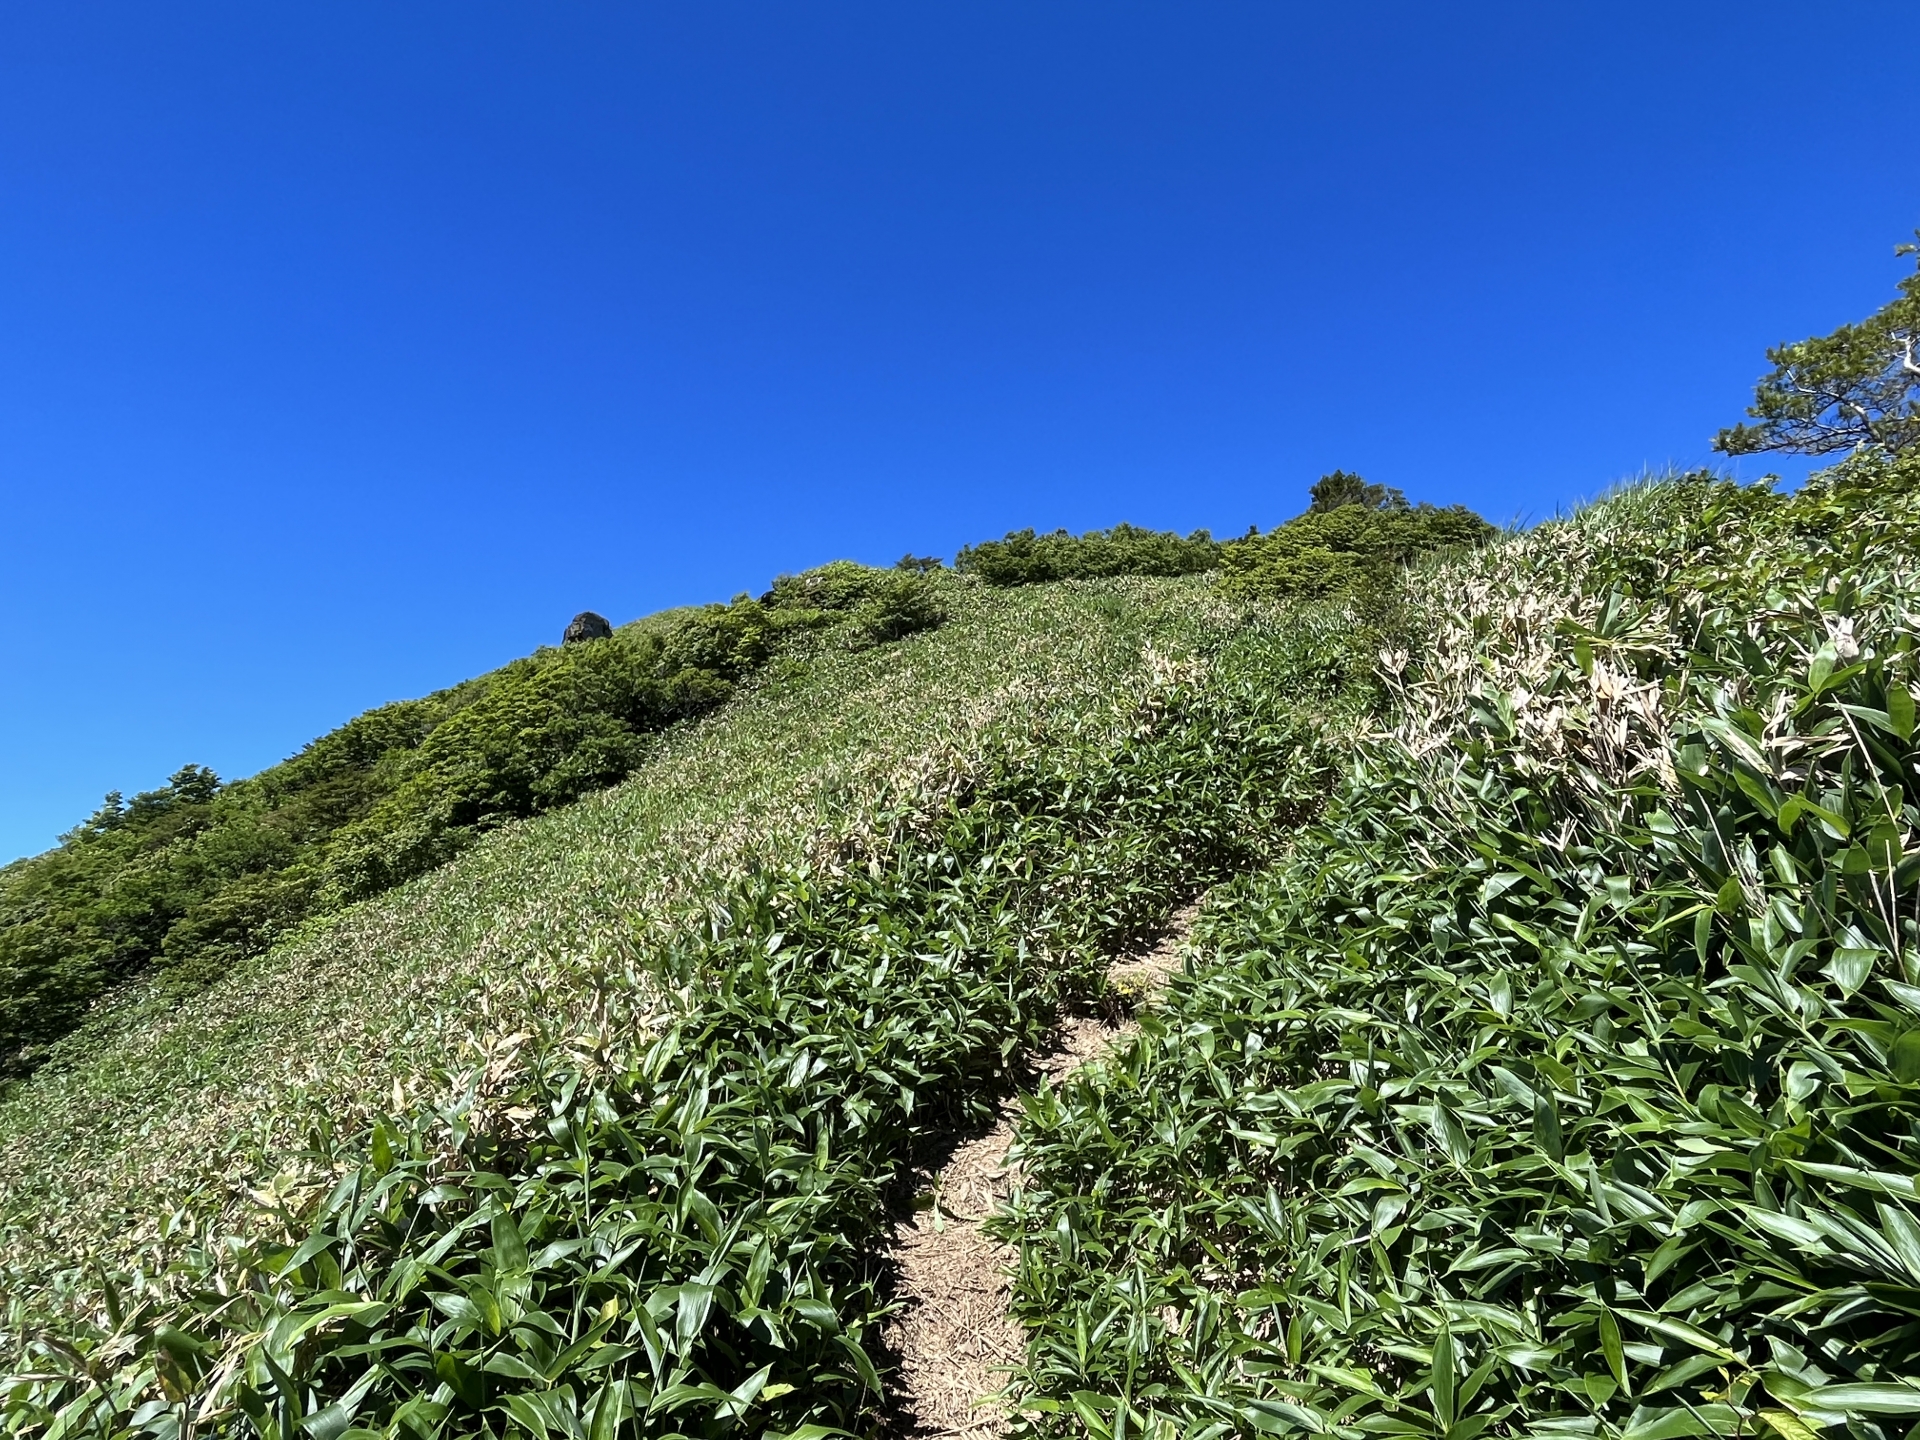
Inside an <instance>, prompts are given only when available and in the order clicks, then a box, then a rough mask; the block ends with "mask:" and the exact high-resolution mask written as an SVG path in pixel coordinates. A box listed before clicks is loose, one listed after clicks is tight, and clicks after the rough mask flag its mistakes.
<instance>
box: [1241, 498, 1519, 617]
mask: <svg viewBox="0 0 1920 1440" xmlns="http://www.w3.org/2000/svg"><path fill="white" fill-rule="evenodd" d="M1335 474H1336V476H1337V475H1338V474H1339V472H1335ZM1328 478H1329V479H1332V478H1334V477H1332V476H1330V477H1328ZM1344 478H1347V479H1350V480H1355V481H1357V480H1358V477H1356V476H1348V477H1344ZM1323 483H1324V482H1323ZM1375 488H1377V487H1375ZM1493 533H1494V530H1493V527H1492V526H1491V525H1489V524H1488V523H1487V522H1486V521H1484V520H1482V519H1481V518H1480V517H1479V516H1478V515H1475V514H1474V513H1473V512H1472V511H1471V510H1468V509H1467V508H1466V507H1465V506H1463V505H1454V506H1449V507H1448V508H1446V509H1438V508H1436V507H1434V506H1431V505H1420V506H1416V507H1408V506H1406V505H1405V504H1404V503H1402V504H1401V505H1399V506H1397V507H1395V506H1392V505H1390V504H1389V505H1383V506H1382V507H1381V508H1375V507H1374V506H1372V505H1369V504H1365V503H1355V502H1348V503H1343V504H1338V505H1335V506H1334V507H1333V508H1331V509H1321V510H1310V511H1308V512H1307V513H1306V514H1304V515H1301V516H1298V517H1297V518H1295V519H1292V520H1289V521H1288V522H1287V523H1286V524H1284V525H1281V526H1279V527H1277V528H1275V529H1273V530H1270V531H1268V532H1267V533H1266V534H1265V535H1260V534H1251V535H1246V536H1243V537H1242V538H1240V539H1238V540H1230V541H1228V542H1227V543H1226V544H1225V545H1223V546H1222V547H1221V552H1220V588H1221V591H1222V592H1223V593H1225V594H1228V595H1234V596H1241V597H1245V598H1247V599H1259V600H1292V599H1320V598H1324V597H1327V596H1330V595H1341V594H1347V593H1349V592H1363V591H1367V590H1375V589H1379V588H1380V587H1382V586H1383V585H1386V584H1389V583H1390V582H1391V581H1392V579H1393V577H1394V574H1395V572H1396V571H1397V570H1399V569H1400V568H1402V567H1403V566H1405V565H1406V564H1407V563H1408V562H1409V561H1411V560H1413V559H1414V558H1416V557H1417V556H1420V555H1425V554H1429V553H1431V552H1434V551H1438V550H1449V549H1455V548H1458V547H1463V546H1472V545H1479V544H1484V543H1485V542H1486V541H1487V540H1488V539H1489V538H1491V536H1492V535H1493Z"/></svg>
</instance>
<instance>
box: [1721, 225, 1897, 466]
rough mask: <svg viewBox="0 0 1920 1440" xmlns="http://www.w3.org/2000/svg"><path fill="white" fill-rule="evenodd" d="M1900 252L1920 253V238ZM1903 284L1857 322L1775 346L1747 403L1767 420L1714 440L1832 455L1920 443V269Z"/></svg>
mask: <svg viewBox="0 0 1920 1440" xmlns="http://www.w3.org/2000/svg"><path fill="white" fill-rule="evenodd" d="M1915 233H1916V235H1920V231H1916V232H1915ZM1896 253H1898V254H1902V255H1914V256H1916V257H1920V245H1902V246H1900V247H1899V248H1898V250H1897V251H1896ZM1915 263H1916V266H1920V258H1916V262H1915ZM1899 292H1900V293H1899V294H1898V295H1897V296H1896V297H1895V298H1894V299H1893V300H1891V301H1889V302H1888V303H1887V304H1886V305H1885V306H1884V307H1883V308H1882V309H1881V310H1879V311H1878V312H1877V313H1876V314H1874V315H1872V316H1870V317H1868V318H1867V319H1865V320H1862V321H1861V322H1860V323H1859V324H1857V325H1842V326H1841V327H1840V328H1839V329H1838V330H1835V331H1834V332H1833V333H1832V334H1831V335H1818V336H1815V337H1813V338H1812V339H1810V340H1802V341H1800V342H1798V343H1797V344H1793V345H1776V346H1774V347H1773V348H1772V349H1770V350H1768V351H1767V359H1768V360H1769V361H1771V362H1772V363H1773V369H1772V370H1771V371H1770V372H1769V373H1768V374H1766V375H1765V376H1763V377H1761V380H1760V383H1759V384H1758V385H1757V386H1756V387H1755V389H1754V396H1753V404H1752V406H1751V407H1749V408H1748V410H1747V414H1749V415H1751V416H1752V417H1753V418H1754V419H1756V420H1758V421H1759V422H1760V423H1759V424H1758V425H1746V424H1741V425H1735V426H1734V427H1733V428H1732V429H1729V430H1722V431H1721V432H1720V433H1719V434H1718V435H1716V436H1714V439H1713V448H1714V449H1716V450H1719V451H1722V452H1724V453H1725V454H1728V455H1751V454H1754V453H1755V452H1757V451H1762V450H1784V451H1787V452H1789V453H1797V454H1802V455H1830V454H1833V453H1834V452H1835V451H1839V450H1851V449H1854V448H1855V447H1858V446H1862V445H1877V446H1880V447H1881V448H1882V449H1885V450H1888V451H1890V452H1894V453H1898V452H1900V451H1903V450H1908V449H1911V448H1912V447H1914V446H1916V445H1920V353H1917V351H1916V347H1920V269H1917V270H1916V273H1914V274H1912V275H1909V276H1908V277H1907V278H1906V279H1904V280H1902V281H1901V282H1900V284H1899Z"/></svg>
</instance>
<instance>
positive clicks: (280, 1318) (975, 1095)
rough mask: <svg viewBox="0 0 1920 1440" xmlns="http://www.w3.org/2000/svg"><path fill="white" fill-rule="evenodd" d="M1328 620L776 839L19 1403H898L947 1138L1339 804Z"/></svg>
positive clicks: (174, 1416) (303, 1426) (170, 1274)
mask: <svg viewBox="0 0 1920 1440" xmlns="http://www.w3.org/2000/svg"><path fill="white" fill-rule="evenodd" d="M868 598H870V597H868ZM854 603H855V605H856V608H857V605H858V604H864V603H867V601H866V599H862V600H860V601H858V602H854ZM1317 633H1318V634H1319V636H1320V637H1321V642H1322V643H1325V642H1327V641H1331V642H1332V643H1336V644H1342V643H1345V640H1346V637H1347V635H1348V633H1349V629H1348V627H1347V626H1346V625H1345V624H1344V623H1343V622H1341V621H1339V620H1338V619H1337V618H1336V619H1334V620H1332V621H1330V623H1327V624H1325V625H1324V626H1322V627H1321V629H1320V631H1319V632H1317ZM1289 647H1291V648H1289ZM582 648H583V649H592V648H599V647H582ZM1316 648H1317V647H1316V646H1314V645H1307V646H1302V645H1301V644H1300V642H1299V633H1298V631H1297V630H1289V631H1286V632H1284V633H1283V632H1276V631H1274V630H1272V629H1271V628H1262V627H1259V626H1257V625H1256V626H1255V627H1254V628H1252V629H1250V630H1248V631H1246V632H1244V633H1243V635H1242V637H1241V638H1240V640H1239V641H1237V642H1236V645H1235V651H1234V653H1233V654H1232V655H1230V656H1228V657H1227V660H1226V661H1225V663H1223V664H1222V666H1221V667H1219V670H1218V678H1216V679H1212V680H1204V679H1203V680H1195V679H1194V678H1190V677H1183V675H1182V674H1181V673H1180V671H1179V670H1178V669H1177V668H1172V667H1169V668H1167V669H1165V670H1163V674H1162V679H1161V681H1160V682H1159V683H1158V684H1157V685H1155V686H1153V687H1150V689H1149V692H1148V693H1147V694H1146V695H1145V697H1144V698H1142V699H1141V700H1140V701H1139V702H1138V703H1137V705H1136V706H1135V707H1134V708H1133V709H1132V710H1131V712H1130V713H1126V714H1124V715H1123V716H1121V717H1120V722H1121V723H1117V724H1106V723H1099V722H1097V720H1096V717H1091V716H1089V717H1085V718H1083V719H1082V721H1081V722H1080V723H1079V724H1078V725H1076V726H1072V727H1069V728H1067V729H1065V730H1060V731H1054V732H1051V733H1048V734H1045V735H1043V736H1033V735H1031V734H1026V735H1022V736H1020V737H1018V738H1017V741H1014V740H1010V741H1009V748H1007V749H1006V750H1004V751H1003V752H1002V753H1001V754H1000V755H999V756H998V758H997V759H990V760H989V761H987V762H986V763H984V764H982V765H980V766H979V767H978V768H977V769H976V770H975V771H974V772H973V773H971V774H970V775H969V776H968V777H967V778H966V779H965V780H964V781H962V782H960V783H959V784H958V785H956V786H952V787H948V786H946V785H935V786H931V787H929V786H927V785H922V786H920V787H917V788H911V789H907V790H904V791H896V792H892V793H890V794H888V795H884V796H882V797H880V798H879V799H878V800H877V801H876V802H875V803H874V804H873V806H872V807H871V808H869V809H867V810H866V811H865V812H864V813H862V814H861V815H860V816H859V817H857V820H856V823H854V824H852V825H851V826H849V827H848V828H846V829H845V830H843V831H842V832H841V834H840V835H839V836H838V837H837V839H838V843H837V844H836V845H834V846H833V847H831V848H830V849H829V850H828V851H827V853H824V854H821V855H817V856H816V857H815V858H812V859H795V860H788V861H785V862H779V863H771V862H769V863H763V864H761V865H757V866H754V867H751V868H750V869H749V870H748V871H747V873H745V874H744V875H742V876H741V877H739V878H738V879H736V880H732V881H729V882H727V883H726V884H724V885H722V886H720V887H718V888H717V889H716V892H715V893H714V894H713V895H712V897H711V899H712V904H711V905H710V906H709V907H707V913H708V915H709V917H710V918H709V920H708V921H707V923H706V924H705V925H703V926H699V927H694V928H688V929H682V930H678V931H676V932H674V933H673V934H672V935H671V936H670V937H667V938H666V939H665V940H664V943H663V945H662V946H661V948H659V949H656V950H653V951H650V952H649V953H648V954H647V955H646V956H645V957H644V960H643V961H642V962H641V965H640V967H639V968H637V969H625V970H623V969H621V968H619V967H603V968H600V969H598V970H596V971H595V972H594V977H593V978H594V981H595V983H596V985H597V987H598V996H597V999H596V1002H595V1004H594V1005H593V1007H592V1009H593V1011H594V1013H595V1014H596V1016H597V1023H596V1027H595V1029H594V1030H593V1031H592V1032H591V1033H590V1034H588V1035H585V1036H582V1035H581V1034H580V1033H579V1032H577V1031H575V1030H572V1029H570V1028H567V1027H564V1026H562V1027H557V1028H555V1029H553V1030H550V1031H547V1032H545V1033H542V1034H539V1035H535V1036H530V1037H528V1036H523V1037H521V1038H522V1039H523V1040H525V1041H527V1044H526V1045H525V1048H524V1049H523V1050H522V1051H521V1052H520V1056H519V1059H518V1063H516V1064H515V1065H514V1066H513V1067H512V1068H511V1069H510V1070H509V1071H508V1072H507V1075H506V1078H505V1079H504V1080H500V1079H498V1078H497V1077H496V1078H493V1079H491V1080H481V1079H476V1080H475V1081H474V1083H473V1084H472V1086H470V1087H469V1088H468V1089H467V1091H466V1093H465V1094H464V1097H463V1098H461V1099H459V1100H458V1101H456V1103H454V1104H453V1105H451V1106H449V1107H446V1108H442V1109H438V1110H411V1111H401V1112H398V1113H395V1114H393V1115H391V1116H388V1117H387V1118H385V1119H383V1120H382V1121H381V1122H380V1123H378V1124H377V1125H376V1126H375V1127H374V1128H373V1130H372V1132H371V1133H370V1134H366V1133H361V1132H355V1133H351V1134H342V1135H333V1134H320V1135H316V1137H315V1139H314V1142H313V1143H314V1150H313V1152H312V1153H310V1154H308V1155H306V1156H303V1157H300V1158H299V1160H298V1161H297V1162H296V1163H294V1164H293V1166H292V1169H293V1170H295V1171H297V1172H299V1173H307V1174H319V1175H324V1176H327V1177H329V1179H328V1182H327V1186H328V1188H327V1189H326V1192H325V1194H324V1196H323V1197H322V1198H320V1199H319V1200H318V1202H317V1204H314V1205H312V1206H310V1207H297V1206H292V1205H290V1206H289V1207H288V1210H287V1213H286V1215H285V1222H286V1224H287V1226H288V1233H287V1234H286V1236H285V1238H284V1240H283V1241H278V1242H274V1243H266V1244H259V1243H250V1244H229V1243H208V1242H205V1241H202V1242H199V1243H189V1244H188V1245H186V1246H184V1247H182V1246H177V1245H176V1246H175V1247H173V1249H172V1250H171V1251H170V1252H169V1253H170V1259H169V1260H168V1261H166V1262H165V1263H166V1265H167V1270H166V1273H165V1274H164V1277H157V1276H155V1275H154V1273H153V1272H152V1271H151V1270H145V1271H135V1272H130V1273H126V1274H123V1275H121V1276H119V1277H117V1278H116V1280H115V1282H114V1284H113V1286H112V1287H111V1288H110V1290H109V1291H108V1292H107V1300H106V1302H105V1313H104V1315H103V1317H102V1323H101V1324H100V1325H99V1326H98V1327H96V1328H94V1329H92V1330H90V1331H87V1332H84V1333H70V1334H67V1335H64V1336H60V1337H51V1336H49V1337H43V1338H41V1339H40V1340H37V1341H35V1342H33V1343H32V1344H30V1345H29V1347H28V1350H27V1353H26V1354H25V1355H24V1356H23V1357H22V1364H21V1365H20V1367H19V1371H18V1373H17V1376H16V1379H15V1380H14V1381H13V1382H12V1383H11V1384H10V1385H9V1386H8V1388H7V1389H6V1390H5V1391H4V1395H3V1398H0V1426H4V1428H5V1431H6V1433H10V1434H41V1433H46V1432H47V1431H48V1430H49V1429H50V1428H57V1429H58V1430H59V1431H60V1433H63V1434H67V1433H90V1434H115V1435H140V1436H152V1437H156V1440H178V1437H180V1436H182V1435H183V1434H184V1433H185V1432H186V1430H187V1428H188V1426H189V1425H192V1426H194V1427H195V1428H198V1429H201V1430H204V1431H208V1432H212V1431H216V1430H223V1429H227V1428H238V1427H242V1426H244V1427H245V1428H247V1429H250V1430H251V1431H252V1432H253V1433H257V1434H260V1435H266V1436H275V1437H288V1440H291V1437H293V1436H295V1435H299V1434H307V1435H321V1436H348V1435H358V1436H369V1435H383V1436H390V1437H393V1440H405V1437H412V1440H434V1437H437V1436H440V1435H460V1434H479V1433H492V1434H517V1433H522V1432H525V1433H527V1434H529V1435H533V1436H539V1437H546V1436H549V1435H565V1436H574V1435H580V1436H588V1435H605V1436H609V1437H611V1436H614V1435H617V1434H627V1435H632V1434H640V1435H673V1434H680V1435H708V1436H729V1435H743V1436H745V1435H760V1434H766V1433H773V1434H785V1435H793V1434H813V1435H818V1434H821V1433H824V1432H821V1431H818V1430H813V1431H803V1430H801V1429H800V1427H802V1426H832V1427H836V1428H841V1429H854V1428H856V1427H857V1428H859V1429H866V1428H868V1427H870V1426H871V1424H872V1423H873V1420H874V1417H875V1413H876V1409H877V1405H878V1401H879V1391H880V1389H881V1385H882V1380H881V1376H880V1374H879V1372H878V1368H877V1365H876V1357H875V1349H874V1347H875V1342H876V1339H877V1332H878V1322H879V1319H880V1317H881V1313H882V1311H883V1310H884V1308H885V1307H884V1295H883V1290H882V1279H883V1268H884V1267H883V1265H882V1263H881V1261H880V1257H879V1242H880V1240H881V1237H882V1236H883V1235H884V1233H885V1230H886V1226H887V1221H888V1216H887V1210H886V1206H885V1196H886V1193H887V1189H888V1186H889V1185H890V1183H892V1182H893V1181H895V1180H896V1179H897V1178H898V1177H899V1176H900V1174H901V1172H902V1167H903V1166H904V1163H905V1159H906V1157H907V1155H908V1154H909V1153H910V1151H911V1147H912V1142H913V1140H914V1138H915V1137H916V1136H917V1135H920V1134H922V1133H924V1132H925V1131H927V1130H928V1129H929V1128H931V1127H936V1126H942V1125H946V1124H950V1123H952V1121H953V1120H954V1119H956V1118H961V1117H964V1116H965V1115H967V1114H968V1113H970V1112H971V1113H976V1114H977V1113H982V1112H983V1110H984V1103H983V1102H984V1097H985V1095H986V1094H987V1093H988V1091H989V1090H990V1089H991V1087H992V1086H994V1085H995V1084H998V1083H1003V1082H1004V1080H1005V1078H1006V1077H1007V1075H1008V1072H1009V1070H1010V1069H1011V1067H1012V1066H1013V1065H1014V1064H1015V1063H1016V1061H1017V1058H1018V1056H1019V1054H1020V1053H1021V1051H1022V1050H1023V1049H1024V1048H1026V1047H1029V1046H1031V1045H1033V1044H1034V1043H1036V1042H1037V1041H1038V1040H1039V1039H1040V1038H1041V1037H1042V1036H1043V1035H1044V1034H1045V1033H1046V1032H1047V1030H1048V1029H1049V1028H1050V1027H1051V1026H1052V1024H1053V1023H1054V1018H1055V1014H1056V1010H1057V1006H1058V1004H1059V1003H1060V1001H1061V1000H1062V999H1063V998H1064V997H1065V996H1066V995H1068V994H1069V993H1071V992H1072V991H1073V990H1074V989H1075V988H1082V987H1085V986H1087V985H1089V984H1091V983H1092V981H1093V978H1094V976H1095V975H1096V974H1097V972H1098V969H1099V967H1100V965H1101V963H1102V959H1103V957H1104V955H1106V954H1107V953H1108V952H1110V951H1111V950H1113V949H1114V948H1116V947H1118V946H1121V945H1123V944H1126V943H1128V942H1129V941H1130V940H1132V939H1134V938H1135V937H1137V936H1139V935H1140V934H1142V933H1144V932H1147V931H1150V930H1151V929H1152V928H1153V927H1154V926H1155V925H1157V924H1158V923H1160V922H1161V921H1163V919H1164V917H1165V916H1166V914H1167V913H1168V912H1169V911H1170V910H1171V909H1172V908H1173V907H1174V905H1176V904H1177V903H1178V902H1179V901H1180V900H1181V899H1183V898H1184V897H1185V896H1186V895H1187V894H1189V893H1191V891H1192V889H1193V888H1194V887H1195V886H1198V885H1203V884H1205V883H1207V882H1208V881H1210V880H1212V879H1215V878H1218V877H1221V876H1223V875H1225V874H1228V873H1231V872H1233V871H1236V870H1239V869H1243V868H1245V867H1246V866H1247V865H1248V864H1250V863H1254V862H1256V861H1258V860H1260V859H1262V858H1264V857H1266V856H1268V855H1270V854H1271V851H1272V846H1273V844H1274V842H1275V841H1276V839H1277V838H1278V837H1279V836H1280V835H1281V834H1283V833H1284V831H1285V829H1286V828H1287V827H1289V826H1291V825H1292V824H1294V823H1296V822H1297V821H1298V819H1299V818H1300V816H1301V815H1302V814H1304V813H1305V812H1306V811H1308V810H1309V809H1310V808H1311V807H1312V806H1313V805H1314V804H1315V803H1316V801H1317V798H1318V796H1319V795H1320V793H1321V792H1322V791H1323V789H1324V788H1325V785H1326V783H1327V768H1326V767H1327V759H1328V756H1327V753H1326V750H1325V745H1324V741H1323V739H1322V738H1321V729H1320V727H1319V725H1318V724H1317V723H1316V717H1315V715H1314V713H1313V710H1312V709H1307V710H1303V709H1301V708H1300V707H1298V706H1297V705H1295V704H1294V703H1293V702H1292V701H1290V700H1283V699H1282V698H1281V697H1282V696H1283V695H1287V694H1290V693H1292V690H1291V687H1289V686H1287V685H1285V684H1275V683H1273V682H1274V681H1275V680H1276V679H1280V680H1285V679H1287V678H1289V677H1290V673H1291V669H1292V667H1293V666H1294V665H1296V664H1299V663H1303V662H1304V663H1306V664H1307V665H1308V673H1307V674H1304V675H1302V676H1301V677H1299V678H1300V679H1301V680H1302V682H1303V684H1305V685H1307V686H1308V687H1309V688H1311V686H1312V685H1313V684H1314V683H1316V682H1315V680H1314V678H1313V677H1314V676H1316V675H1318V674H1319V673H1321V668H1320V667H1319V666H1318V665H1317V664H1316V663H1313V662H1315V660H1316V659H1317V657H1316V656H1315V655H1314V654H1313V651H1314V650H1315V649H1316ZM1336 702H1337V697H1335V698H1334V699H1330V700H1329V701H1328V702H1327V707H1334V706H1335V705H1336ZM1327 707H1318V708H1327ZM537 1012H538V1007H537V1009H536V1013H537ZM334 1177H337V1179H336V1178H334ZM269 1198H270V1197H269Z"/></svg>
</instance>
